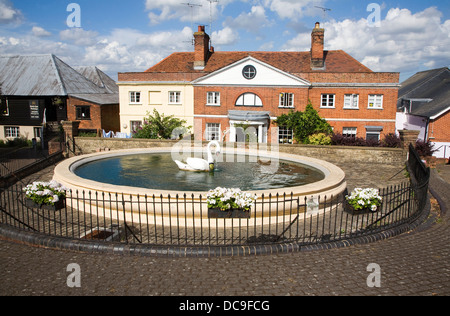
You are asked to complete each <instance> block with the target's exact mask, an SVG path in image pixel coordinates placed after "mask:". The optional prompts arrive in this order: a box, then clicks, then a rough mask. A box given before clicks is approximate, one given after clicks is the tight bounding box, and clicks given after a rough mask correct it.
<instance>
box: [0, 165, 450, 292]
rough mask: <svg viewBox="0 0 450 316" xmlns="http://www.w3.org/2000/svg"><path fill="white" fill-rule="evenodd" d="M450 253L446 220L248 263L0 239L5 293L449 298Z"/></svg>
mask: <svg viewBox="0 0 450 316" xmlns="http://www.w3.org/2000/svg"><path fill="white" fill-rule="evenodd" d="M43 175H44V174H42V175H41V176H43ZM34 177H35V178H36V180H38V179H40V180H42V178H40V176H39V175H35V176H34ZM380 181H381V180H380ZM431 186H432V188H433V189H434V190H435V191H436V193H438V194H439V195H440V197H441V198H442V201H443V203H445V204H446V205H447V206H450V194H449V193H450V185H449V183H446V182H445V181H444V180H443V179H441V177H440V176H439V174H438V173H437V172H436V171H434V172H433V177H432V180H431ZM449 253H450V227H449V214H443V215H442V218H441V219H439V221H437V222H434V223H433V225H430V226H429V227H427V228H425V229H417V230H415V231H413V232H409V233H406V234H403V235H400V236H397V237H392V238H389V239H387V240H382V241H377V242H374V243H370V244H363V245H354V246H350V247H345V248H335V249H328V250H315V251H308V252H294V253H288V254H276V255H263V256H248V257H212V258H176V259H175V258H173V259H172V258H156V257H132V256H121V255H114V254H87V253H78V252H73V251H69V250H67V251H56V250H50V249H45V248H35V247H29V246H26V245H21V244H17V243H13V242H10V241H5V240H0V271H1V273H0V284H1V286H0V295H7V296H11V295H18V296H22V295H36V296H37V295H73V296H78V295H107V296H110V295H111V296H121V295H169V296H177V295H193V296H203V295H220V296H235V295H277V296H278V295H279V296H285V295H290V296H296V295H340V296H343V295H364V296H376V295H424V296H436V295H438V296H447V295H450V260H449V259H450V258H449ZM71 263H76V264H78V265H79V266H80V268H81V287H80V288H70V287H68V286H67V278H68V277H69V275H70V272H67V266H68V265H69V264H71ZM371 263H377V264H378V265H380V267H381V288H369V287H368V286H367V283H366V281H367V278H368V277H369V273H370V272H367V266H368V265H369V264H371Z"/></svg>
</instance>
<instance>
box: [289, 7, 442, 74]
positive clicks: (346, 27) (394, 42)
mask: <svg viewBox="0 0 450 316" xmlns="http://www.w3.org/2000/svg"><path fill="white" fill-rule="evenodd" d="M441 18H442V13H441V12H440V11H439V10H438V9H437V8H435V7H430V8H428V9H426V10H424V11H421V12H418V13H415V14H413V13H412V12H411V11H409V10H407V9H397V8H394V9H390V10H389V11H388V13H387V15H386V18H385V19H384V20H382V21H381V26H380V27H370V25H369V23H368V21H367V20H366V19H360V20H358V21H355V20H349V19H346V20H343V21H334V20H333V21H330V22H326V23H324V24H323V27H324V28H325V49H327V50H344V51H346V52H347V53H349V54H350V55H352V56H353V57H355V58H356V59H357V60H359V61H360V62H362V63H363V64H364V65H365V66H367V67H369V68H371V69H372V70H374V71H400V72H401V71H411V69H417V68H424V67H426V68H428V67H429V66H430V65H436V66H439V65H440V66H445V65H448V64H449V62H450V51H449V50H448V47H450V35H449V34H450V20H447V21H444V22H442V21H441ZM310 45H311V33H310V32H308V33H301V34H299V35H297V36H296V37H295V38H293V39H291V40H290V41H288V42H287V43H286V44H285V46H284V47H283V48H284V49H285V50H298V51H308V50H309V49H310V47H311V46H310Z"/></svg>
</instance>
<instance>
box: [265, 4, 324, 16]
mask: <svg viewBox="0 0 450 316" xmlns="http://www.w3.org/2000/svg"><path fill="white" fill-rule="evenodd" d="M322 2H323V1H321V0H264V6H265V7H267V8H270V10H271V11H273V12H276V13H277V14H278V16H279V17H280V18H282V19H291V20H298V19H299V18H301V17H303V16H305V15H307V16H315V15H318V14H317V13H318V11H317V10H320V9H317V8H316V7H315V6H320V5H322Z"/></svg>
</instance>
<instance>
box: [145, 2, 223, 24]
mask: <svg viewBox="0 0 450 316" xmlns="http://www.w3.org/2000/svg"><path fill="white" fill-rule="evenodd" d="M186 3H189V1H186ZM192 3H193V4H194V3H195V4H199V2H195V1H194V2H192ZM201 5H202V7H198V6H193V7H192V8H191V7H190V6H188V5H185V4H182V1H179V0H146V2H145V8H146V10H147V11H150V13H149V14H148V16H149V18H150V22H151V23H152V24H159V23H161V22H163V21H167V20H174V19H179V20H180V21H183V22H190V21H191V20H192V19H194V22H195V21H208V20H209V3H208V2H206V1H204V3H202V4H201ZM217 13H218V11H217V6H213V14H214V15H217Z"/></svg>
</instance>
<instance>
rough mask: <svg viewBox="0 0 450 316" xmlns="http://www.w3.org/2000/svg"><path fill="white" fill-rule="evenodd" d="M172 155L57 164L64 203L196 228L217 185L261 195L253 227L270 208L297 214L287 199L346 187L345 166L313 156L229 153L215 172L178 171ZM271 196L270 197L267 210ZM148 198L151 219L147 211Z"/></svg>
mask: <svg viewBox="0 0 450 316" xmlns="http://www.w3.org/2000/svg"><path fill="white" fill-rule="evenodd" d="M203 151H204V149H203V148H199V149H192V153H191V154H192V155H194V156H196V157H198V156H202V153H203ZM171 154H172V155H173V151H172V148H153V149H134V150H122V151H115V152H106V153H97V154H91V155H85V156H79V157H74V158H70V159H67V160H65V161H63V162H62V163H60V164H59V165H58V166H57V167H56V168H55V173H54V177H53V178H54V180H56V181H58V182H60V183H61V184H63V185H64V186H65V187H67V188H68V189H70V190H71V192H70V193H69V194H68V198H67V199H68V200H70V201H69V202H67V204H68V205H71V207H72V208H76V209H78V210H80V211H86V210H89V211H90V212H92V211H91V210H92V209H94V210H95V212H96V213H97V214H98V215H101V216H103V217H108V216H112V217H114V218H117V219H120V220H123V219H128V220H131V221H133V220H136V216H137V215H136V213H135V212H136V210H138V216H140V217H141V218H142V221H143V222H148V221H150V222H152V223H154V224H157V225H171V224H173V225H181V226H183V225H185V226H190V225H194V226H195V225H198V224H199V223H198V222H197V221H200V223H201V224H199V225H211V222H209V221H208V216H207V214H206V213H207V212H205V209H207V206H206V196H207V193H208V191H209V190H210V189H214V188H216V187H218V186H220V187H228V188H240V189H241V190H243V191H246V192H250V193H252V194H255V195H256V196H257V197H258V201H260V202H257V203H256V206H255V208H254V209H252V214H253V215H252V225H261V224H262V222H263V218H264V217H266V218H267V216H269V217H271V216H274V214H273V213H271V210H272V209H273V210H275V209H282V210H283V214H284V215H285V214H287V213H289V212H291V211H292V212H298V210H299V209H298V206H295V205H291V204H292V202H289V203H287V202H286V201H285V199H289V198H291V199H293V198H299V199H298V201H302V202H301V203H303V202H304V201H305V200H304V199H305V198H308V199H316V201H318V197H319V196H320V197H321V198H322V199H323V198H328V199H329V198H331V197H333V196H337V195H339V194H341V193H342V192H344V191H345V189H346V187H347V184H346V181H345V173H344V172H343V171H342V170H341V169H340V168H338V167H336V166H335V165H333V164H330V163H328V162H326V161H322V160H318V159H314V158H309V157H303V156H297V155H291V154H285V153H279V152H266V151H264V152H258V151H251V150H248V149H247V150H245V149H239V150H238V151H237V152H236V149H235V148H231V149H229V148H225V150H223V151H222V156H221V157H219V159H218V161H217V164H216V170H215V171H214V173H213V174H211V173H209V172H205V173H203V172H200V173H197V172H190V171H180V170H179V169H178V166H177V165H176V164H175V163H174V162H173V160H172V159H171ZM244 160H245V161H244ZM144 171H145V172H144ZM277 196H280V200H279V201H278V198H277ZM283 196H288V198H282V197H283ZM155 197H156V198H157V199H158V203H155ZM178 197H179V198H180V199H182V202H176V216H174V214H173V213H171V207H170V205H171V203H174V201H178ZM268 197H269V198H270V197H273V198H272V202H271V204H270V207H268V205H267V202H266V201H267V198H268ZM149 199H152V203H151V205H150V206H151V208H152V209H153V211H152V212H153V216H151V217H149V216H148V215H147V214H146V213H145V212H144V213H142V212H143V211H142V209H145V208H146V205H148V204H147V203H149ZM288 204H289V206H288ZM264 206H265V207H264ZM139 210H140V211H139ZM119 211H120V212H119ZM267 212H268V213H267ZM108 214H110V215H108ZM286 218H289V217H286ZM286 218H284V219H283V220H286ZM191 219H192V220H191ZM226 221H229V220H228V219H227V220H226ZM216 224H217V223H216ZM213 225H214V224H213Z"/></svg>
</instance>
